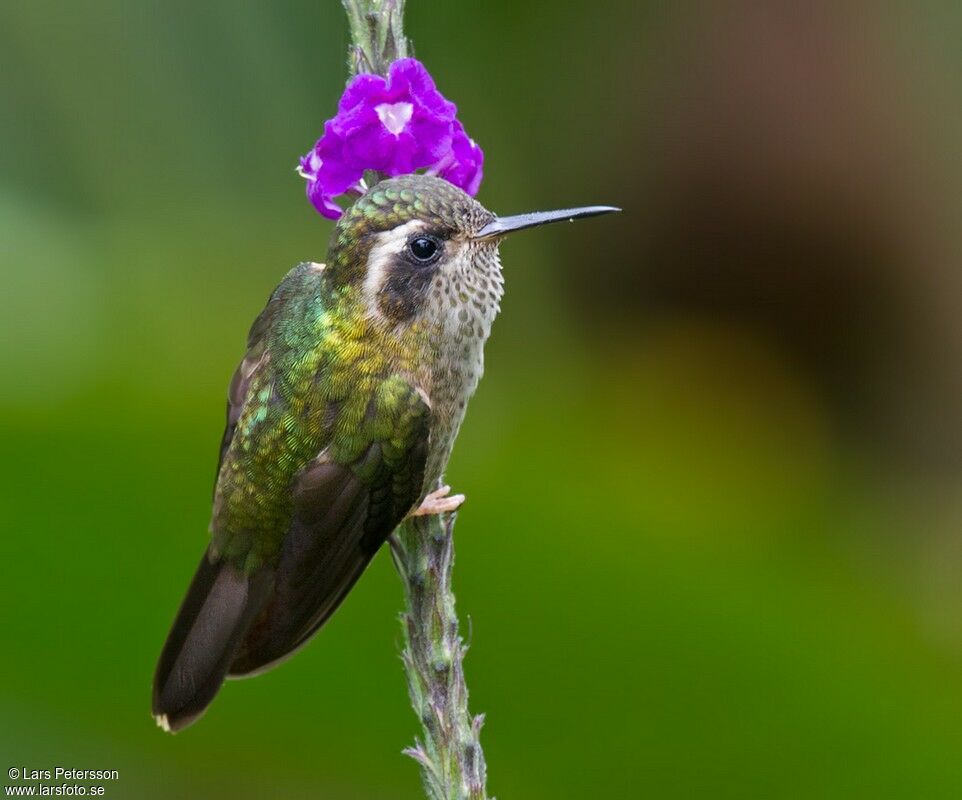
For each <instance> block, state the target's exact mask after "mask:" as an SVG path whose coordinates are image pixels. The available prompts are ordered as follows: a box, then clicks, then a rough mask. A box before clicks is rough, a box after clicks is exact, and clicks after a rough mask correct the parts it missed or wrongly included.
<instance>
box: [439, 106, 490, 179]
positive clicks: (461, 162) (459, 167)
mask: <svg viewBox="0 0 962 800" xmlns="http://www.w3.org/2000/svg"><path fill="white" fill-rule="evenodd" d="M483 166H484V152H483V151H482V150H481V148H480V147H478V144H477V142H475V141H474V139H472V138H471V137H470V136H468V134H467V132H466V131H465V130H464V125H462V124H461V123H460V121H458V120H455V121H454V136H453V137H452V141H451V152H450V154H449V156H448V158H447V160H445V161H443V162H442V163H441V165H439V168H438V175H440V176H441V177H442V178H444V180H446V181H449V182H450V183H453V184H454V185H455V186H460V187H461V188H462V189H464V191H466V192H467V193H468V194H469V195H471V196H472V197H473V196H474V195H476V194H477V193H478V188H479V187H480V186H481V179H482V178H483V177H484V169H483Z"/></svg>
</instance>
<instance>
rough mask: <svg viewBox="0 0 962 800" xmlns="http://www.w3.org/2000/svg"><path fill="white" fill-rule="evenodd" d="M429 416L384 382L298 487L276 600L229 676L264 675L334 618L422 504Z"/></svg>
mask: <svg viewBox="0 0 962 800" xmlns="http://www.w3.org/2000/svg"><path fill="white" fill-rule="evenodd" d="M429 414H430V410H429V408H428V406H427V404H426V403H425V401H424V400H423V399H422V397H421V395H420V394H419V393H418V392H417V391H416V389H415V388H414V387H412V386H411V385H410V384H409V383H407V381H405V380H404V379H403V378H400V377H393V378H390V379H388V380H386V381H384V382H383V383H382V384H381V386H380V387H379V388H378V390H377V392H376V394H375V397H374V398H373V399H372V401H371V403H370V405H369V408H368V414H367V418H366V419H364V420H362V421H360V422H359V423H354V424H353V425H352V428H353V430H352V435H351V437H350V439H351V441H349V442H347V443H344V444H339V443H338V442H337V440H336V439H335V442H334V443H332V444H331V445H330V446H329V447H328V448H326V449H325V450H324V451H323V452H321V453H320V454H319V455H318V457H317V458H316V459H314V460H313V461H312V462H311V463H310V464H308V465H307V467H305V468H304V469H303V470H302V471H301V472H300V473H299V475H298V477H297V480H296V483H295V485H294V513H293V517H292V520H291V525H290V529H289V531H288V533H287V535H286V537H285V538H284V542H283V545H282V548H281V554H280V560H279V563H278V566H277V568H276V572H275V578H274V591H273V594H272V596H271V598H270V600H268V602H267V605H266V606H265V608H264V610H263V612H262V613H261V614H260V616H259V617H258V618H257V619H256V620H255V621H254V623H253V624H252V625H251V627H250V629H249V630H248V633H247V636H246V638H245V639H244V641H243V643H242V644H241V646H240V648H239V649H238V651H237V655H236V657H235V659H234V662H233V663H232V665H231V668H230V675H233V676H242V675H251V674H256V673H259V672H262V671H264V670H266V669H268V668H270V667H272V666H274V665H275V664H277V663H278V662H279V661H280V660H282V659H284V658H285V657H286V656H288V655H290V654H291V653H293V652H294V651H295V650H296V649H297V648H298V647H300V646H301V645H302V644H304V643H305V642H306V641H307V640H308V639H309V638H310V637H311V636H312V635H313V634H314V633H315V632H316V631H317V630H318V628H320V626H321V625H323V624H324V622H325V621H326V620H327V619H328V617H330V615H331V614H332V613H333V612H334V610H335V609H336V608H337V606H338V605H339V604H340V602H341V601H342V600H343V599H344V597H345V596H346V595H347V593H348V591H350V589H351V587H352V586H353V585H354V582H355V581H356V580H357V579H358V577H360V575H361V573H362V572H363V571H364V568H365V567H366V566H367V564H368V563H369V562H370V560H371V558H372V557H373V555H374V553H375V552H376V551H377V550H378V548H379V547H380V546H381V544H382V543H383V542H384V540H385V539H386V538H387V537H388V536H389V535H390V533H391V531H393V530H394V528H395V527H397V525H398V524H399V523H400V522H401V520H402V519H404V517H405V515H406V514H407V513H408V512H409V511H410V510H411V508H412V506H413V505H414V504H415V503H416V502H417V501H418V499H419V498H420V494H421V488H422V483H423V480H424V465H425V461H426V457H427V452H428V431H429V425H428V421H429Z"/></svg>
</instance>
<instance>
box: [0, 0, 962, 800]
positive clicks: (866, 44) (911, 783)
mask: <svg viewBox="0 0 962 800" xmlns="http://www.w3.org/2000/svg"><path fill="white" fill-rule="evenodd" d="M896 5H897V7H896ZM896 5H893V6H892V7H891V8H890V7H889V6H888V5H887V4H885V3H877V2H876V3H868V2H866V3H863V4H860V3H852V2H847V3H838V2H833V3H828V2H825V3H812V2H788V1H787V0H774V1H773V2H768V3H765V4H758V3H752V2H748V1H747V0H745V2H731V3H656V2H639V0H612V1H611V2H605V3H596V2H595V3H587V2H566V3H547V2H530V3H519V2H517V0H484V2H482V1H481V0H466V1H465V2H458V3H451V2H446V0H410V2H409V12H408V32H409V34H410V35H411V36H412V37H413V38H414V41H415V44H416V50H417V54H418V55H419V57H420V58H422V60H424V61H425V62H426V63H427V64H428V66H429V68H430V69H431V71H432V72H433V73H434V75H435V76H436V78H437V80H438V83H439V85H440V88H441V89H442V91H443V92H444V93H445V94H447V95H448V96H449V97H451V98H453V99H455V100H456V101H457V102H458V104H459V105H460V107H461V116H462V118H463V119H464V121H465V124H466V125H467V127H468V129H469V130H470V131H471V132H472V134H473V135H474V136H475V137H476V138H477V140H478V141H479V142H481V143H482V145H483V146H484V148H485V150H486V152H487V156H488V161H487V165H486V167H487V169H486V173H487V177H486V181H485V184H484V185H483V187H482V190H481V194H480V199H481V200H482V201H483V202H484V203H485V204H486V205H487V206H489V207H490V208H493V209H495V210H497V211H500V212H503V213H516V212H520V211H525V210H530V209H540V208H550V207H563V206H567V205H575V204H586V203H612V204H617V205H620V206H623V207H624V209H625V212H624V213H623V214H622V215H620V216H619V217H617V218H605V219H600V220H593V221H591V222H585V223H582V224H579V225H576V226H568V227H560V228H559V227H554V228H550V229H543V230H539V231H532V232H530V233H528V234H526V235H524V236H519V237H518V238H517V239H514V240H512V241H510V242H509V243H507V244H506V245H505V246H504V248H503V257H504V262H505V271H506V277H507V284H508V286H507V296H506V299H505V302H504V308H503V314H502V317H501V319H500V321H499V323H498V325H497V326H496V328H495V333H494V336H493V338H492V340H491V342H490V343H489V346H488V368H487V375H486V376H485V379H484V381H483V382H482V385H481V389H480V391H479V393H478V395H477V397H476V398H475V400H474V402H473V404H472V407H471V410H470V413H469V414H468V419H467V422H466V424H465V427H464V430H463V433H462V435H461V438H460V441H459V443H458V447H457V448H456V451H455V454H454V458H453V460H452V463H451V466H450V470H449V477H450V480H451V483H453V484H454V485H455V487H456V488H457V490H458V491H463V492H466V493H467V495H468V498H469V500H468V504H467V505H466V507H465V509H464V511H463V513H462V515H461V518H460V521H459V524H458V532H457V537H458V565H457V570H456V580H455V584H456V588H457V591H458V600H459V606H460V610H461V612H462V614H464V615H470V630H471V637H472V647H471V651H470V654H469V658H468V661H467V674H468V680H469V684H470V686H471V690H472V694H471V704H472V708H473V709H474V710H476V711H484V712H485V713H486V714H487V719H488V722H487V725H486V728H485V731H484V735H483V744H484V746H485V749H486V752H487V756H488V761H489V767H490V789H491V790H492V791H493V792H494V793H496V794H497V796H498V797H503V798H508V799H509V800H510V798H527V799H528V800H534V799H535V798H558V797H571V798H576V797H577V798H586V797H658V798H695V797H704V798H726V797H731V798H745V797H782V798H856V797H866V798H867V797H871V798H882V797H904V798H958V797H962V537H960V522H962V500H960V492H959V490H960V488H962V413H960V411H962V375H960V364H962V316H960V310H962V269H960V266H959V265H960V256H962V236H960V228H959V223H958V220H959V219H960V213H959V212H960V205H962V203H960V200H962V191H960V188H962V164H960V159H959V153H960V150H959V147H958V142H959V140H960V133H962V124H960V123H962V119H960V117H962V115H960V111H962V104H960V102H959V97H960V90H962V51H960V50H959V47H958V43H959V41H960V37H962V10H960V7H959V6H958V4H956V3H945V2H935V0H921V1H920V2H916V3H912V4H896ZM346 45H347V33H346V23H345V21H344V20H343V19H342V15H341V10H340V7H339V6H338V4H337V3H335V2H333V0H276V2H270V3H267V2H245V3H238V2H231V1H229V0H205V2H202V3H197V2H187V1H186V0H78V1H77V2H69V3H65V2H62V0H4V1H3V2H2V3H0V108H2V113H0V254H2V290H0V296H2V298H3V311H2V313H0V376H2V378H0V442H2V453H3V459H2V462H0V493H2V495H0V502H2V521H3V531H4V535H3V563H4V567H3V579H2V593H3V594H2V603H0V638H2V645H0V652H2V655H0V755H2V762H3V763H2V764H0V766H3V767H4V768H7V767H9V766H23V767H27V768H53V767H56V766H65V767H78V768H88V769H89V768H105V769H118V770H119V771H120V774H121V777H120V780H119V781H118V782H116V783H112V784H109V785H108V787H107V796H109V797H124V798H147V799H148V800H149V798H171V797H184V798H212V799H214V800H216V798H221V797H223V798H262V797H284V798H288V797H289V798H412V799H413V798H417V797H420V796H421V792H420V787H419V782H418V776H417V770H416V767H415V764H414V763H413V762H411V761H409V760H407V759H405V758H403V757H402V756H401V755H400V750H401V748H402V747H403V746H405V745H407V744H409V743H410V742H411V740H412V738H413V735H414V734H415V732H416V723H415V720H414V718H413V715H412V714H411V711H410V709H409V708H408V706H407V702H406V696H405V689H404V683H403V677H402V673H401V666H400V662H399V660H398V657H397V649H396V646H397V643H398V639H399V636H398V625H397V613H398V611H399V607H400V604H401V592H400V587H399V584H398V581H397V579H396V577H395V575H394V574H393V572H392V568H391V564H390V559H389V558H388V557H387V556H386V554H382V555H381V556H380V557H379V558H378V559H376V562H375V563H374V565H373V567H372V569H371V570H370V571H369V573H368V574H367V575H366V576H365V577H364V579H363V580H362V581H361V583H360V584H359V586H358V587H357V589H356V590H355V592H354V593H353V594H352V595H351V597H350V598H349V600H348V601H347V602H346V604H345V605H344V606H343V608H342V610H341V611H340V612H339V613H338V614H337V616H336V617H335V618H334V620H333V621H332V622H331V623H330V624H329V625H328V626H327V627H326V628H325V629H324V631H323V632H322V634H321V635H320V636H319V637H318V638H317V639H316V640H315V641H314V642H313V643H312V644H311V645H310V647H308V648H307V649H306V650H305V651H303V652H302V653H301V654H300V655H298V657H297V658H295V659H294V660H292V661H290V662H289V663H288V664H286V665H285V666H283V667H282V668H281V669H278V670H276V671H274V672H271V673H270V674H268V675H265V676H263V677H261V678H258V679H257V680H253V681H246V682H239V683H231V684H229V685H227V686H226V688H225V690H224V691H223V692H222V694H221V696H220V697H219V698H218V700H217V701H216V703H215V704H214V706H213V707H212V709H211V711H210V713H209V714H208V715H207V717H205V718H204V720H203V721H202V722H201V723H200V724H198V725H197V726H195V727H193V728H191V729H190V730H188V731H187V732H185V733H183V734H182V735H179V736H177V737H169V736H165V735H163V734H161V733H160V732H159V731H158V730H157V729H156V728H155V727H154V725H153V722H152V720H151V719H150V716H149V713H148V712H149V699H150V681H151V675H152V671H153V668H154V662H155V658H156V656H157V654H158V651H159V648H160V646H161V643H162V641H163V638H164V636H165V634H166V632H167V628H168V625H169V623H170V621H171V619H172V616H173V614H174V611H175V609H176V607H177V605H178V603H179V602H180V599H181V596H182V593H183V591H184V589H185V587H186V585H187V582H188V580H189V578H190V576H191V574H192V571H193V569H194V566H195V563H196V560H197V557H198V555H199V553H200V552H201V550H202V548H203V546H204V542H205V538H206V532H205V531H206V525H207V521H208V514H209V498H210V484H211V480H212V473H213V471H214V467H215V459H216V450H217V446H218V442H219V438H220V435H221V428H222V415H223V397H224V392H225V389H226V384H227V381H228V379H229V376H230V374H231V372H232V370H233V367H234V366H235V363H236V362H237V360H238V359H239V357H240V356H241V354H242V347H243V341H244V335H245V333H246V330H247V326H248V325H249V323H250V321H251V320H252V319H253V317H254V316H255V314H256V313H257V312H258V311H259V309H260V308H261V306H262V304H263V302H264V301H265V299H266V297H267V295H268V294H269V292H270V290H271V288H272V287H273V285H274V284H275V283H276V282H277V281H278V279H279V278H280V277H281V276H282V275H283V274H284V273H285V271H286V270H287V269H288V268H289V267H290V266H292V265H293V264H295V263H297V262H298V261H301V260H306V259H310V260H318V261H320V260H323V258H324V253H325V249H326V242H327V239H328V236H329V234H330V227H331V226H330V223H329V222H327V221H325V220H322V219H321V218H320V217H319V216H318V215H317V214H316V213H314V212H313V210H312V209H311V207H310V205H309V204H308V203H307V202H306V200H305V198H304V196H303V186H302V182H301V180H300V179H299V178H298V177H297V176H296V175H295V174H294V169H293V168H294V166H295V163H296V159H297V157H298V156H299V155H300V154H301V153H303V152H304V151H306V150H307V149H308V148H309V147H310V145H311V144H312V142H313V141H314V139H315V138H316V136H317V135H318V134H319V133H320V131H321V125H322V122H323V120H324V119H325V118H326V117H328V116H330V115H331V114H332V113H333V110H334V108H335V104H336V101H337V98H338V95H339V93H340V89H341V87H342V86H343V81H344V78H345V70H344V53H345V48H346ZM465 628H466V630H467V628H468V626H467V624H466V625H465ZM4 772H5V769H4ZM5 782H6V779H5Z"/></svg>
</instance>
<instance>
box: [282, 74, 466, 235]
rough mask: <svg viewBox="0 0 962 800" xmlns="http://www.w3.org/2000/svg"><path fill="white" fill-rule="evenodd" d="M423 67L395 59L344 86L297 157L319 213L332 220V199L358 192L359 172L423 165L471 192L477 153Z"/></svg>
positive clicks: (453, 109)
mask: <svg viewBox="0 0 962 800" xmlns="http://www.w3.org/2000/svg"><path fill="white" fill-rule="evenodd" d="M456 113H457V107H456V106H455V105H454V103H451V102H449V101H447V100H445V98H444V97H443V96H442V95H441V93H440V92H439V91H438V90H437V87H436V86H435V85H434V81H433V80H432V79H431V76H430V75H429V74H428V71H427V70H426V69H425V67H424V65H423V64H422V63H421V62H420V61H417V60H415V59H413V58H404V59H401V60H400V61H395V62H394V63H393V64H392V65H391V68H390V70H389V72H388V76H387V78H383V77H381V76H380V75H368V74H364V75H358V76H356V77H355V78H354V79H353V80H352V81H351V82H350V83H349V84H348V86H347V88H346V89H345V90H344V94H343V95H342V96H341V101H340V103H338V108H337V116H336V117H334V119H332V120H328V121H327V122H325V123H324V135H323V136H322V137H321V138H320V139H319V140H318V141H317V144H315V145H314V149H313V150H311V152H309V153H308V154H307V155H305V156H304V157H303V158H302V159H301V161H300V168H299V170H298V172H300V174H301V175H302V176H303V177H304V178H305V179H306V180H307V196H308V197H309V198H310V200H311V202H312V203H313V204H314V207H315V208H316V209H317V210H318V211H319V212H320V213H321V214H323V215H324V216H325V217H329V218H331V219H337V218H338V217H339V216H340V215H341V209H340V207H339V206H338V205H337V204H336V203H335V202H334V198H335V197H337V196H338V195H341V194H344V193H345V192H347V191H361V190H362V187H361V184H360V181H361V177H362V176H363V174H364V171H365V170H369V169H370V170H376V171H378V172H383V173H385V174H386V175H388V176H394V175H403V174H406V173H409V172H414V171H415V170H418V169H427V170H428V171H429V172H431V173H433V174H437V175H440V176H441V177H442V178H444V179H445V180H448V181H450V182H451V183H453V184H455V185H456V186H460V187H461V188H462V189H464V190H465V191H466V192H468V193H469V194H472V195H473V194H476V193H477V191H478V187H479V186H480V184H481V175H482V169H481V168H482V163H483V161H484V154H483V153H482V151H481V148H480V147H478V146H477V144H475V143H474V140H472V139H470V138H469V137H468V135H467V133H466V132H465V130H464V126H463V125H462V124H461V123H460V122H459V121H458V120H457V119H456V117H455V115H456Z"/></svg>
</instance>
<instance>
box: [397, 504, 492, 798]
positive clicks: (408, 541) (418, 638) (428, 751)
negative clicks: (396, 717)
mask: <svg viewBox="0 0 962 800" xmlns="http://www.w3.org/2000/svg"><path fill="white" fill-rule="evenodd" d="M454 520H455V515H453V514H451V515H432V516H423V517H412V518H410V519H408V520H406V521H405V522H404V523H403V524H402V525H401V526H400V527H399V528H398V529H397V531H395V533H394V536H392V537H391V553H392V555H393V557H394V565H395V567H397V571H398V574H399V575H400V576H401V580H402V581H403V582H404V597H405V601H406V603H405V605H406V608H405V611H404V613H403V614H402V616H401V627H402V630H403V637H404V639H403V641H404V646H403V650H402V652H401V658H402V660H403V662H404V669H405V672H406V674H407V682H408V693H409V695H410V697H411V705H412V706H413V708H414V712H415V713H416V714H417V715H418V718H419V719H420V720H421V725H422V728H423V737H422V739H421V740H420V741H416V742H415V746H414V747H413V748H409V749H408V750H406V751H405V752H406V753H407V754H408V755H410V756H412V757H413V758H414V759H415V760H416V761H417V762H418V763H419V764H420V765H421V771H422V777H423V779H424V788H425V791H426V792H427V795H428V797H429V798H430V800H487V794H486V793H485V777H486V767H485V763H484V753H483V752H482V750H481V742H480V740H479V735H480V732H481V725H482V724H483V723H484V717H483V715H478V716H476V717H472V716H471V713H470V711H468V687H467V684H466V683H465V680H464V666H463V665H464V654H465V653H466V652H467V647H466V646H465V644H464V642H463V641H462V639H461V636H460V634H459V633H458V615H457V611H456V610H455V604H454V592H453V591H452V590H451V573H452V570H453V568H454V535H453V534H454Z"/></svg>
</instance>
